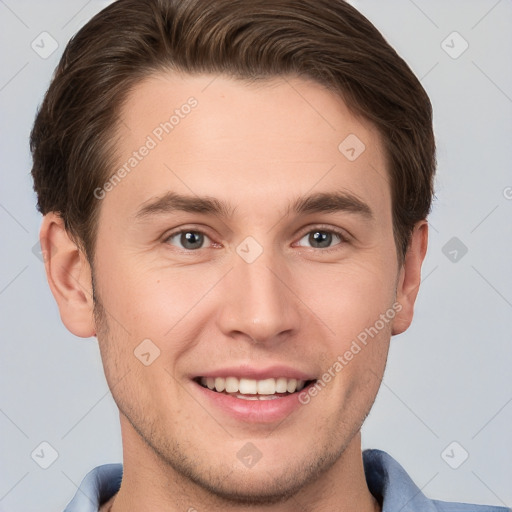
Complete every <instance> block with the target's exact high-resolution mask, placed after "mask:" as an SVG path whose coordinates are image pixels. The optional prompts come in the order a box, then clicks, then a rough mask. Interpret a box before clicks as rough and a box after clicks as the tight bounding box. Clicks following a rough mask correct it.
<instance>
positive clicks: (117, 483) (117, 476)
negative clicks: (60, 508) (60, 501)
mask: <svg viewBox="0 0 512 512" xmlns="http://www.w3.org/2000/svg"><path fill="white" fill-rule="evenodd" d="M122 478H123V465H122V464H104V465H103V466H98V467H96V468H94V469H93V470H92V471H90V472H89V473H87V475H86V476H85V478H84V479H83V480H82V483H81V484H80V487H79V488H78V490H77V492H76V494H75V496H74V498H73V499H72V500H71V501H70V502H69V504H68V506H67V507H66V508H65V510H64V512H98V510H99V508H100V505H101V504H102V503H105V502H106V501H108V500H109V499H110V498H111V497H112V496H114V494H116V493H117V491H118V490H119V488H120V487H121V480H122Z"/></svg>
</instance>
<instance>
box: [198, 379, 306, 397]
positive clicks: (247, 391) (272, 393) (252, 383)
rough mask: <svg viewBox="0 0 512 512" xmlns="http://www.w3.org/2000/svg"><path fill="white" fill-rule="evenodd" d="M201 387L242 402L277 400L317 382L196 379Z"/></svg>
mask: <svg viewBox="0 0 512 512" xmlns="http://www.w3.org/2000/svg"><path fill="white" fill-rule="evenodd" d="M194 381H195V382H197V383H198V384H199V385H200V386H202V387H204V388H207V389H209V390H210V391H214V392H216V393H222V394H225V395H230V396H232V397H235V398H240V399H242V400H275V399H276V398H284V397H286V396H289V395H293V394H294V393H298V392H299V391H302V390H303V389H304V388H305V387H307V386H310V385H311V384H313V383H314V382H316V380H298V379H288V378H286V377H279V378H277V379H274V378H270V379H262V380H256V379H246V378H240V379H239V378H237V377H196V378H195V379H194Z"/></svg>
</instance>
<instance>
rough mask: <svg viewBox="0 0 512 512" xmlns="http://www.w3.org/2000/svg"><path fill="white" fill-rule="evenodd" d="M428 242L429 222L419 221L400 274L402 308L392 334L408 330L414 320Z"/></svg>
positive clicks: (398, 285) (398, 287)
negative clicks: (415, 304)
mask: <svg viewBox="0 0 512 512" xmlns="http://www.w3.org/2000/svg"><path fill="white" fill-rule="evenodd" d="M427 244H428V223H427V221H426V220H422V221H420V222H418V223H417V224H416V225H415V226H414V229H413V232H412V235H411V240H410V243H409V247H408V249H407V253H406V255H405V261H404V263H403V265H402V268H401V270H400V273H399V276H398V284H397V291H396V300H397V302H398V303H399V304H401V306H402V309H401V310H400V311H399V312H398V313H397V315H396V316H395V319H394V321H393V330H392V334H393V335H395V334H401V333H402V332H404V331H406V330H407V329H408V328H409V326H410V325H411V322H412V317H413V314H414V303H415V302H416V297H417V295H418V291H419V288H420V283H421V265H422V263H423V260H424V259H425V254H426V252H427Z"/></svg>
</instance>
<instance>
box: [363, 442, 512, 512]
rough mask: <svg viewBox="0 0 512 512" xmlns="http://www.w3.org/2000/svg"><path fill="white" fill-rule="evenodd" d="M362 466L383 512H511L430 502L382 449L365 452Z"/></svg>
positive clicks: (460, 504)
mask: <svg viewBox="0 0 512 512" xmlns="http://www.w3.org/2000/svg"><path fill="white" fill-rule="evenodd" d="M363 464H364V471H365V475H366V481H367V484H368V489H369V490H370V492H371V493H372V494H373V495H374V496H375V498H376V499H377V500H378V501H379V503H380V504H381V507H382V512H399V511H400V512H511V509H509V508H505V507H495V506H490V505H472V504H470V503H455V502H447V501H440V500H432V499H429V498H427V497H426V496H425V495H424V494H423V493H422V492H421V490H420V489H419V488H418V486H417V485H416V484H415V483H414V482H413V481H412V479H411V477H410V476H409V475H408V474H407V472H406V471H405V469H404V468H403V467H402V466H401V465H400V464H399V463H398V462H397V461H396V460H395V459H394V458H393V457H391V455H389V454H387V453H386V452H384V451H382V450H364V451H363Z"/></svg>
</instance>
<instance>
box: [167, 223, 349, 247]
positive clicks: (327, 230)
mask: <svg viewBox="0 0 512 512" xmlns="http://www.w3.org/2000/svg"><path fill="white" fill-rule="evenodd" d="M317 231H320V232H322V233H329V234H332V235H336V236H337V237H338V238H339V239H340V242H339V243H337V244H335V245H334V246H332V247H326V248H319V247H306V248H307V249H311V250H314V251H321V252H323V253H330V252H333V251H337V250H339V249H340V247H339V246H340V245H344V244H345V243H347V242H348V237H347V235H346V233H345V232H343V231H341V230H338V229H335V228H332V227H327V226H315V227H314V228H313V229H309V230H308V231H305V232H303V233H302V234H301V235H300V237H299V240H302V239H303V238H304V237H305V236H306V235H309V234H310V233H314V232H317ZM183 233H197V234H200V235H204V236H205V237H207V238H209V239H210V241H211V238H210V237H209V236H208V234H207V233H205V232H204V231H202V230H200V229H195V228H185V229H180V230H179V231H174V232H173V233H170V234H169V235H167V236H166V237H165V239H164V242H168V241H169V240H170V239H171V238H173V237H174V236H176V235H181V234H183ZM212 243H215V242H212ZM209 248H210V247H200V248H199V249H181V248H178V249H179V250H181V252H185V253H193V252H198V251H200V250H201V249H209Z"/></svg>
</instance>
